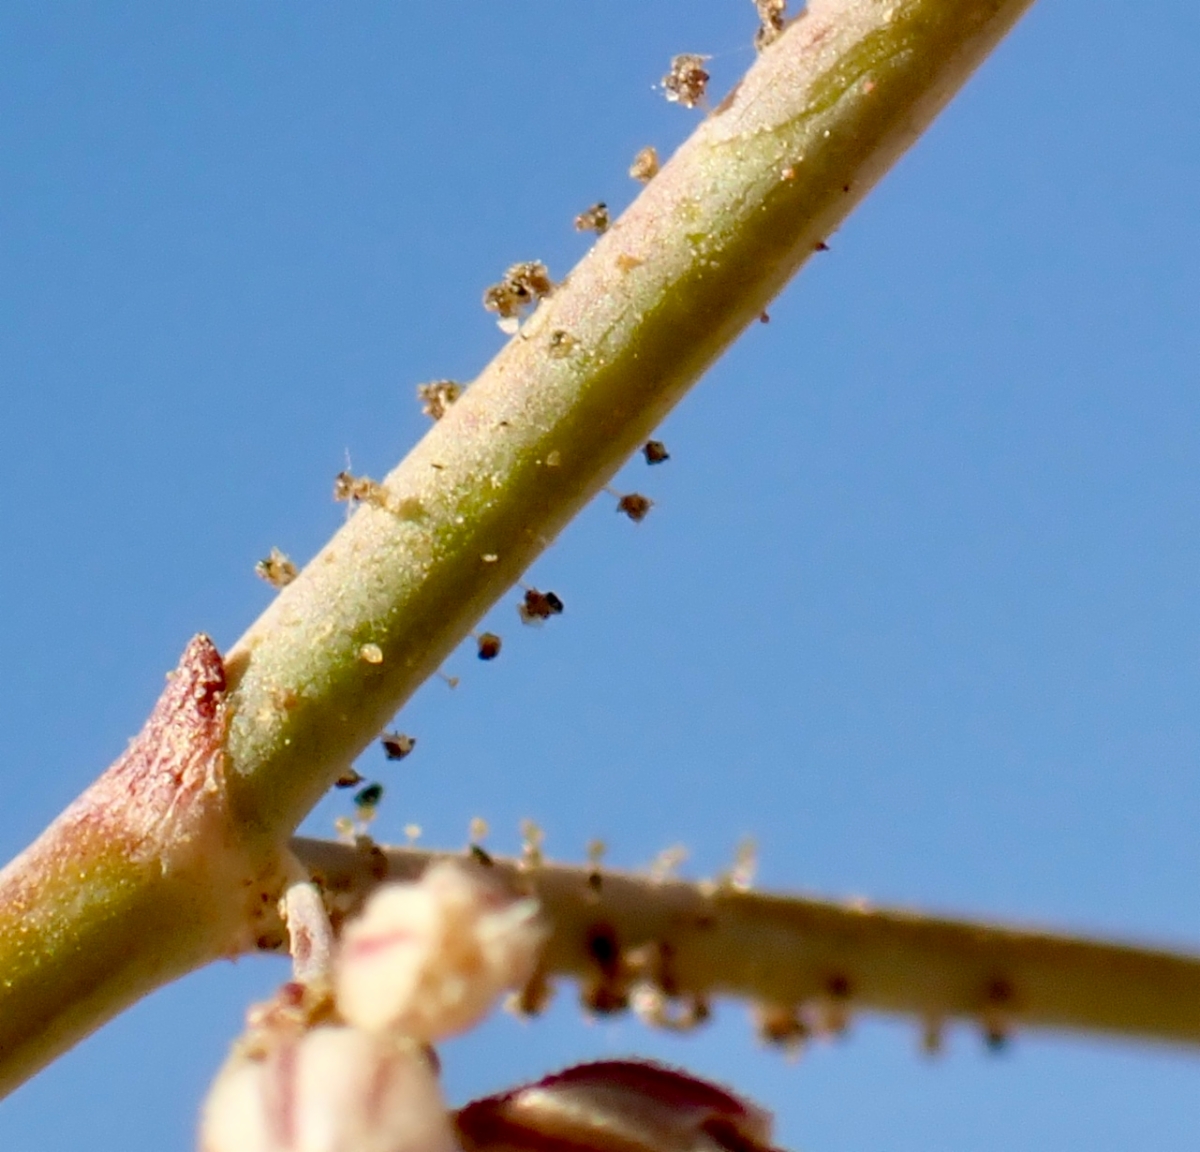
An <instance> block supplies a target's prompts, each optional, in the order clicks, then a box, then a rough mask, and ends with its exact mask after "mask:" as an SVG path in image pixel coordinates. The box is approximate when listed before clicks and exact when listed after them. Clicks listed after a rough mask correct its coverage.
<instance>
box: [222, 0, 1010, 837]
mask: <svg viewBox="0 0 1200 1152" xmlns="http://www.w3.org/2000/svg"><path fill="white" fill-rule="evenodd" d="M1028 2H1029V0H909V2H907V3H904V2H893V0H888V2H886V3H881V2H878V0H826V2H825V3H817V4H814V5H812V7H811V9H810V11H809V12H808V14H806V15H805V16H803V17H802V18H801V19H799V20H798V21H796V23H795V24H794V25H793V26H792V27H791V28H790V29H789V30H788V31H787V32H786V33H785V35H783V36H782V37H781V38H780V39H779V40H778V41H777V42H776V43H775V44H774V45H772V46H771V47H770V48H769V49H768V50H767V51H766V52H764V53H763V55H762V56H761V57H760V59H759V60H758V62H757V63H756V64H755V66H754V67H753V68H751V70H750V72H749V73H748V74H747V75H746V77H745V78H744V79H743V80H742V82H741V84H740V85H739V86H738V87H737V88H736V89H735V90H734V92H733V93H732V94H731V95H730V96H729V97H728V98H727V99H726V100H725V101H724V102H723V103H722V104H721V105H720V106H719V107H718V108H717V109H716V110H715V111H714V112H713V113H712V114H711V115H710V116H709V117H708V118H707V119H706V120H704V121H703V123H702V124H701V125H700V126H699V128H698V129H697V130H696V132H695V133H694V134H693V136H692V137H691V139H690V140H688V141H687V143H686V144H684V146H683V147H682V148H681V149H680V150H679V152H678V153H677V154H676V155H675V156H674V157H673V158H672V160H671V161H670V163H669V164H667V165H666V166H665V167H664V168H663V170H662V171H661V172H660V173H659V174H658V175H657V176H656V177H655V178H654V179H653V180H652V181H651V182H650V184H649V185H648V186H647V187H646V189H645V190H644V191H643V192H642V194H641V195H640V196H639V197H638V198H637V200H636V201H635V202H634V204H633V205H632V206H631V207H630V208H629V209H628V211H626V212H625V214H624V215H623V216H622V217H621V218H620V219H619V220H618V221H617V222H616V223H615V224H614V225H613V227H612V228H611V229H610V230H609V231H608V232H607V233H606V234H605V235H604V236H603V237H602V238H601V239H600V240H599V241H598V242H597V243H596V245H595V247H594V248H593V249H592V251H591V252H590V253H589V254H588V255H587V256H586V257H585V258H584V260H583V261H582V262H581V263H580V264H579V265H578V266H577V267H576V268H575V269H574V271H573V272H572V273H571V274H570V276H569V277H568V278H567V279H566V281H564V282H563V283H562V284H561V285H560V286H559V287H558V289H557V290H556V291H555V292H554V293H553V294H552V295H551V296H550V297H549V298H548V299H546V300H544V301H543V302H542V304H541V305H540V307H539V308H538V310H537V312H536V313H535V314H534V316H533V317H532V318H531V319H530V320H529V322H528V323H527V324H526V325H525V326H524V328H523V329H522V331H521V332H520V334H519V335H518V336H517V337H515V338H514V339H513V340H511V341H510V342H509V344H508V345H507V346H506V347H505V348H504V349H503V351H502V352H501V353H500V354H499V355H498V356H497V357H496V359H495V360H494V361H493V362H492V363H491V364H490V365H489V366H488V367H487V368H486V369H485V370H484V372H483V373H482V374H481V375H480V376H479V378H478V379H477V380H476V381H475V382H474V384H473V385H472V386H471V387H470V388H469V389H468V390H467V392H466V394H465V395H464V396H463V397H462V399H460V400H459V401H458V402H457V403H456V404H455V405H454V406H453V407H452V408H451V409H450V411H449V413H448V414H447V415H446V417H445V418H443V419H442V420H441V421H440V422H439V423H438V424H437V425H435V427H434V428H433V429H432V431H430V433H429V434H428V435H427V436H426V437H425V439H424V440H422V441H421V443H420V444H418V445H417V447H416V449H415V450H414V451H413V452H412V453H411V454H410V455H409V457H408V458H407V459H406V460H405V461H404V462H403V463H402V464H401V465H400V466H399V467H398V468H397V469H396V470H395V471H394V472H392V474H391V475H390V476H389V477H388V478H387V480H386V482H385V484H386V491H387V494H388V495H387V499H388V505H389V506H388V507H387V508H382V507H374V506H364V507H362V508H361V509H360V510H359V511H358V512H357V513H356V514H355V515H354V517H353V518H352V519H351V520H350V522H349V523H348V524H347V525H346V526H345V527H344V528H343V529H342V530H341V531H340V532H339V533H338V534H337V535H336V536H335V537H334V538H333V540H332V541H330V543H329V544H328V545H327V546H326V547H325V549H324V550H323V551H322V552H321V553H320V554H319V555H318V556H317V557H316V559H315V560H313V561H312V563H311V564H309V565H308V567H307V568H306V569H305V570H304V572H303V573H302V575H301V577H300V578H299V579H298V580H297V581H296V582H295V583H294V584H292V585H290V586H289V587H288V588H287V589H285V591H284V592H283V593H282V594H281V595H280V596H279V598H278V600H277V601H276V602H275V603H274V604H273V605H272V606H271V607H270V608H269V609H268V610H267V611H266V612H265V613H264V614H263V616H262V617H261V619H260V620H259V621H258V622H257V623H256V624H255V625H254V626H253V627H252V628H251V629H250V631H249V632H248V633H247V634H246V635H245V636H244V637H243V638H242V639H241V640H240V641H239V642H238V644H237V646H236V647H235V648H234V650H233V651H232V652H231V653H230V654H229V657H228V665H229V671H230V678H231V682H232V683H234V684H235V685H236V689H235V691H234V693H233V698H232V703H233V709H234V720H233V726H232V730H231V733H230V741H229V753H230V757H231V763H232V766H233V771H234V773H235V774H236V781H237V802H238V804H239V806H240V811H241V812H242V813H243V815H244V816H245V818H246V819H247V820H249V821H251V822H252V823H254V824H257V825H259V826H261V827H263V828H266V829H270V830H275V829H278V828H280V827H281V826H288V827H291V826H294V825H295V824H296V823H297V822H298V821H299V820H300V819H301V818H302V817H303V816H304V814H305V813H306V812H307V811H308V810H309V809H310V808H311V807H312V805H313V804H314V803H315V802H316V800H317V799H318V798H319V797H320V796H321V794H322V793H323V792H324V791H325V790H326V789H327V788H328V787H329V785H330V783H331V782H332V781H333V780H334V779H335V778H336V777H337V776H338V775H339V774H340V773H341V772H342V771H343V770H344V769H345V768H346V767H347V766H348V764H349V763H350V761H351V760H353V758H354V757H355V756H357V755H358V753H359V752H360V751H361V750H362V749H363V748H364V747H365V746H366V745H367V744H368V743H369V742H370V741H371V740H372V739H373V738H374V737H375V736H376V735H377V734H378V732H379V730H380V729H381V728H382V727H383V726H384V725H385V724H386V723H387V722H388V720H389V719H390V717H391V716H392V715H393V714H394V713H395V711H396V710H397V708H399V707H400V705H401V704H403V703H404V701H405V700H407V699H408V697H409V696H410V695H411V694H412V693H413V692H414V691H415V689H416V688H417V687H418V686H419V685H420V684H421V683H422V682H423V681H424V680H425V679H427V678H428V677H429V676H430V675H431V674H432V673H433V672H434V671H435V670H436V669H437V668H438V666H439V665H440V664H441V662H442V661H443V660H444V659H445V658H446V656H447V655H448V654H449V653H450V652H451V651H452V650H453V649H454V648H455V646H456V645H458V644H459V643H460V642H461V641H462V639H463V638H464V636H466V635H467V633H468V632H469V631H470V629H471V628H472V627H473V626H474V625H475V623H476V622H477V621H478V620H479V619H480V617H481V616H482V615H483V614H484V612H486V611H487V610H488V609H489V608H490V607H491V606H492V605H493V604H494V603H495V602H496V601H497V599H498V598H499V597H501V596H502V595H504V594H505V592H507V591H508V589H509V588H511V587H512V585H513V583H514V582H515V581H516V580H517V579H519V577H520V576H521V574H522V573H523V572H524V571H525V569H526V568H527V567H528V566H529V565H530V563H531V562H532V561H533V560H534V559H535V558H536V557H537V556H538V555H539V553H541V552H542V551H543V550H544V549H545V548H546V547H547V546H548V545H549V544H550V543H551V541H553V539H554V538H555V536H556V535H557V534H558V533H559V532H560V531H561V529H562V528H563V527H564V526H565V525H566V524H567V522H568V521H569V520H570V519H571V517H573V516H574V515H575V513H576V512H578V511H579V509H580V508H581V507H582V506H583V505H584V504H586V503H587V502H588V501H589V500H591V499H592V498H593V497H594V496H595V495H596V494H597V492H599V491H600V489H601V488H602V487H603V486H604V485H605V484H606V483H607V482H608V481H609V479H610V478H611V477H612V476H613V474H614V473H615V472H616V470H617V469H618V468H619V467H620V466H621V464H622V463H623V462H624V461H625V460H626V459H627V458H628V457H629V455H630V454H631V453H632V452H633V451H635V450H636V448H637V447H638V445H639V444H641V443H642V442H643V441H644V440H645V439H646V438H647V436H649V435H650V433H651V432H652V431H653V429H654V427H655V426H656V425H657V424H658V423H659V421H661V420H662V418H663V416H664V415H665V414H666V413H667V412H668V411H669V410H670V409H671V408H672V407H673V406H674V405H675V404H676V403H677V402H678V401H679V400H680V398H681V397H682V396H683V395H684V393H685V392H686V391H687V390H688V388H690V387H691V386H692V384H694V383H695V382H696V380H697V379H698V378H699V376H700V375H701V374H702V373H703V372H704V370H705V369H706V368H707V367H708V366H709V365H710V364H711V363H712V362H713V361H714V360H715V359H716V358H717V356H719V355H720V353H721V352H722V351H724V349H725V348H726V347H727V346H728V345H729V344H730V343H731V342H732V341H733V339H734V338H735V337H736V336H737V335H738V333H739V332H741V331H742V330H743V329H744V328H745V327H746V325H748V324H750V323H752V322H753V321H755V320H757V318H758V317H759V316H760V314H761V313H762V311H763V309H764V308H765V307H766V306H767V304H768V303H769V302H770V300H771V299H772V297H773V296H774V295H775V294H776V293H777V292H778V291H779V290H780V288H782V287H783V285H784V284H785V283H786V282H787V280H788V278H789V277H791V276H792V275H793V273H795V271H796V270H797V269H798V268H799V267H800V265H801V264H803V263H804V261H805V260H806V259H807V258H808V256H809V255H810V254H811V253H812V251H813V250H814V248H815V247H816V245H817V244H819V243H820V242H821V241H822V240H824V238H825V237H826V236H828V235H829V234H830V233H831V232H832V231H833V230H834V229H835V228H837V226H838V225H839V224H840V223H841V221H842V220H843V219H844V218H845V217H846V215H847V214H848V212H849V211H850V209H851V208H852V207H853V206H854V205H855V204H856V203H857V202H858V201H859V200H860V199H861V198H862V196H863V195H865V193H866V192H867V191H868V189H869V188H870V187H871V186H872V184H873V183H874V182H875V181H876V180H877V179H878V178H879V177H880V176H881V175H882V173H883V172H884V171H885V170H886V169H887V168H888V166H889V165H890V164H891V163H892V162H893V161H894V160H895V159H896V158H897V156H899V154H900V153H901V152H902V151H903V150H904V149H905V148H906V147H907V146H908V145H909V144H910V143H912V141H913V140H915V139H916V137H917V136H918V135H919V133H920V132H921V131H922V130H923V129H924V128H925V126H926V125H927V124H928V123H929V121H930V120H931V119H932V118H933V116H934V115H935V113H936V112H937V111H938V110H939V109H940V108H941V106H942V105H943V104H944V102H945V101H946V99H948V97H949V96H950V95H951V93H952V92H953V91H954V90H955V89H957V88H958V86H959V85H961V83H962V82H963V81H964V80H965V79H966V77H967V75H968V74H969V73H970V72H971V70H972V69H973V68H974V67H975V66H976V65H977V64H978V63H979V62H980V61H981V60H982V59H983V57H984V56H985V55H986V53H987V52H988V50H989V49H990V48H991V47H992V46H993V45H994V44H995V42H996V41H997V40H998V39H999V38H1000V36H1001V35H1002V34H1003V33H1004V32H1005V31H1006V30H1007V29H1008V28H1009V26H1010V25H1011V24H1012V23H1013V21H1015V20H1016V18H1017V17H1018V16H1019V15H1020V13H1021V12H1022V11H1023V10H1024V9H1025V7H1026V6H1027V4H1028ZM364 645H375V646H377V647H378V649H379V652H380V653H381V654H382V657H383V659H382V661H381V662H379V663H370V662H368V661H367V660H365V659H363V657H362V650H363V646H364Z"/></svg>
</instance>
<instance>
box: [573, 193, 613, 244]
mask: <svg viewBox="0 0 1200 1152" xmlns="http://www.w3.org/2000/svg"><path fill="white" fill-rule="evenodd" d="M609 223H610V221H609V218H608V205H607V204H605V203H604V201H603V200H601V201H599V202H598V203H596V204H593V205H592V206H591V207H590V208H589V209H588V210H587V211H586V212H580V213H579V215H578V216H576V217H575V231H576V232H595V233H596V234H597V235H598V236H603V235H604V233H605V232H607V231H608V225H609Z"/></svg>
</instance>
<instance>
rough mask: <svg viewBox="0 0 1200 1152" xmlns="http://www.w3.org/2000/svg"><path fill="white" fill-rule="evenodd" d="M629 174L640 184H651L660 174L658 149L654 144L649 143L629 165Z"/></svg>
mask: <svg viewBox="0 0 1200 1152" xmlns="http://www.w3.org/2000/svg"><path fill="white" fill-rule="evenodd" d="M629 175H630V176H632V177H633V178H634V179H635V180H636V181H638V183H639V184H649V183H650V181H651V180H653V179H654V177H655V176H657V175H658V150H657V149H656V148H655V147H654V145H653V144H647V145H646V147H645V148H643V149H642V150H641V151H640V152H639V153H638V154H637V155H636V156H635V157H634V158H633V163H632V164H630V165H629Z"/></svg>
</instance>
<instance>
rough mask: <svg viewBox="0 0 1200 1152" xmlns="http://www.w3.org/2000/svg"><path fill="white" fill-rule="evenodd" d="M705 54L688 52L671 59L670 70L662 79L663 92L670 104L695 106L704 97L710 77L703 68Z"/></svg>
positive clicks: (705, 58) (687, 106) (686, 106)
mask: <svg viewBox="0 0 1200 1152" xmlns="http://www.w3.org/2000/svg"><path fill="white" fill-rule="evenodd" d="M707 59H708V57H707V56H696V55H694V54H692V53H690V52H685V53H683V54H682V55H679V56H676V57H675V58H674V59H673V60H672V61H671V71H670V72H668V73H667V74H666V75H665V76H664V77H663V79H662V86H663V92H664V94H665V95H666V97H667V99H668V100H670V101H671V103H672V104H682V105H683V106H684V107H685V108H695V107H696V105H697V104H699V103H701V101H703V99H704V94H705V92H706V91H707V89H708V81H709V79H710V77H709V75H708V73H707V72H706V71H705V70H704V62H705V60H707Z"/></svg>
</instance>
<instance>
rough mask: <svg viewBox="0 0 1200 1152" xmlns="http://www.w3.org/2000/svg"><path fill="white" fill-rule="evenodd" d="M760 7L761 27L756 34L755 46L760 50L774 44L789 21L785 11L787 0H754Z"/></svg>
mask: <svg viewBox="0 0 1200 1152" xmlns="http://www.w3.org/2000/svg"><path fill="white" fill-rule="evenodd" d="M754 7H755V8H757V9H758V20H759V28H758V31H757V32H756V33H755V34H754V47H755V48H757V49H758V50H759V51H760V52H761V51H762V50H763V49H764V48H765V47H766V46H767V45H768V44H774V43H775V41H776V40H778V39H779V36H780V33H782V32H783V26H784V24H785V23H786V22H787V18H786V16H785V15H784V13H785V12H786V10H787V0H754Z"/></svg>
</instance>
